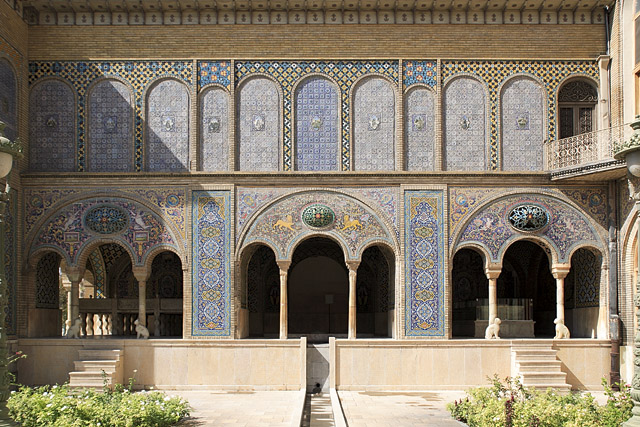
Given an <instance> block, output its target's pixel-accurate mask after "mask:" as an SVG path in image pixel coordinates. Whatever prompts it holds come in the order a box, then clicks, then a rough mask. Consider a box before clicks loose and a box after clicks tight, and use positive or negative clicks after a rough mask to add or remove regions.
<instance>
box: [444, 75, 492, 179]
mask: <svg viewBox="0 0 640 427" xmlns="http://www.w3.org/2000/svg"><path fill="white" fill-rule="evenodd" d="M442 110H443V115H444V117H443V123H444V125H443V130H444V149H443V157H444V165H443V166H444V169H445V170H448V171H482V170H486V169H487V165H488V163H487V93H486V88H485V86H484V84H483V83H482V82H480V81H479V80H477V79H476V78H475V77H472V76H470V75H469V76H467V75H462V76H457V77H454V78H453V79H451V80H449V81H447V83H446V85H445V88H444V96H443V108H442Z"/></svg>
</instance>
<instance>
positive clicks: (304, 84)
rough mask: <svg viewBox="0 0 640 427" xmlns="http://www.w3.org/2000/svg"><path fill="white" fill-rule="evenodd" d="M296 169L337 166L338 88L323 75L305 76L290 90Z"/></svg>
mask: <svg viewBox="0 0 640 427" xmlns="http://www.w3.org/2000/svg"><path fill="white" fill-rule="evenodd" d="M294 93H295V95H294V99H295V107H294V114H295V116H294V127H295V140H294V146H295V153H296V156H295V158H296V164H295V166H296V170H299V171H332V170H333V171H335V170H338V169H339V165H340V159H339V157H340V154H341V153H340V143H341V140H342V138H341V128H340V112H341V109H340V90H339V89H338V86H337V85H336V83H335V82H333V81H332V80H330V79H329V78H327V77H323V76H320V75H312V76H308V77H305V78H304V79H303V80H302V81H300V82H299V83H298V84H297V85H296V87H295V89H294Z"/></svg>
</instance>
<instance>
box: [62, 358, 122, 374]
mask: <svg viewBox="0 0 640 427" xmlns="http://www.w3.org/2000/svg"><path fill="white" fill-rule="evenodd" d="M118 363H120V362H119V361H118V360H76V361H75V362H73V365H74V368H75V370H76V371H98V372H101V371H105V372H113V371H115V370H116V368H117V365H118Z"/></svg>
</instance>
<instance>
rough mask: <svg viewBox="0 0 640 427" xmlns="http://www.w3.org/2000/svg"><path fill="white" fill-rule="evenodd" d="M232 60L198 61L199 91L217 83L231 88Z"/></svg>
mask: <svg viewBox="0 0 640 427" xmlns="http://www.w3.org/2000/svg"><path fill="white" fill-rule="evenodd" d="M231 73H232V71H231V61H198V91H199V90H200V89H202V88H203V87H205V86H206V85H208V84H211V83H216V84H219V85H221V86H223V87H224V88H226V89H227V90H231Z"/></svg>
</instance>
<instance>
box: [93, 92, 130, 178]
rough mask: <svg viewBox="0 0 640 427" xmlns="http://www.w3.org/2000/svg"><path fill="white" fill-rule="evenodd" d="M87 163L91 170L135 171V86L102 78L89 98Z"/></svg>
mask: <svg viewBox="0 0 640 427" xmlns="http://www.w3.org/2000/svg"><path fill="white" fill-rule="evenodd" d="M87 104H88V106H87V110H88V116H89V117H88V119H87V150H88V155H87V165H88V170H89V171H91V172H130V171H132V170H133V141H134V136H135V127H134V120H133V117H134V103H133V92H132V90H131V88H130V87H129V86H128V85H126V84H124V83H123V82H121V81H119V80H115V79H102V80H100V81H98V82H97V83H95V84H93V85H92V86H91V87H90V88H89V94H88V97H87Z"/></svg>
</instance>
